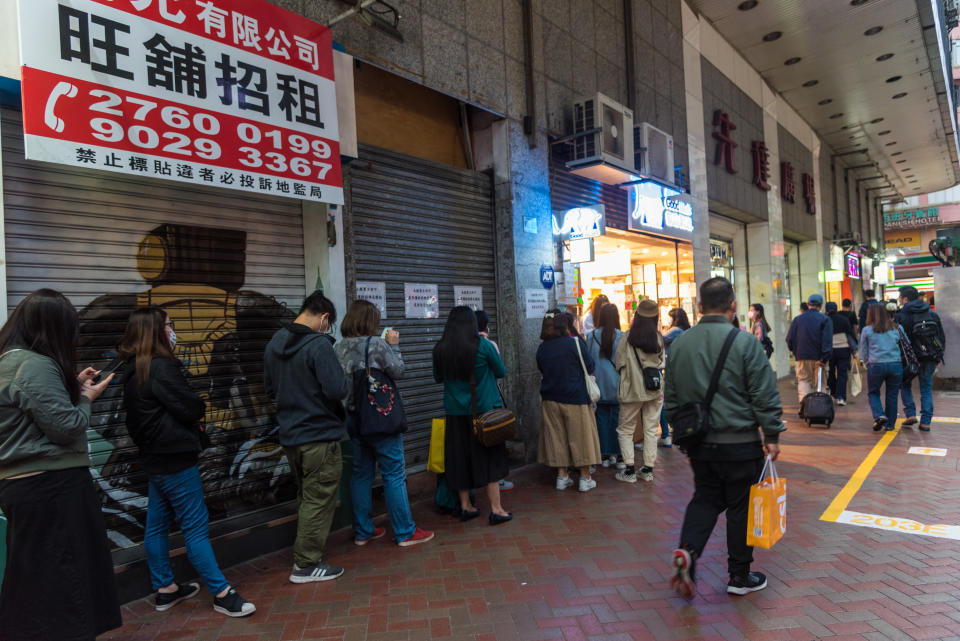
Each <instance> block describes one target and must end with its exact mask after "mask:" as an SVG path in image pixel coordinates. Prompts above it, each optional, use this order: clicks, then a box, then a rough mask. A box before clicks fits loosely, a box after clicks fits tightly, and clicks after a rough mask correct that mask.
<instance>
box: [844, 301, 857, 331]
mask: <svg viewBox="0 0 960 641" xmlns="http://www.w3.org/2000/svg"><path fill="white" fill-rule="evenodd" d="M840 313H841V314H842V315H843V316H844V318H846V319H847V320H848V321H850V327H852V328H853V335H854V336H856V335H857V328H858V327H860V321H859V320H858V319H857V314H856V312H854V311H853V301H852V300H850V299H849V298H844V299H843V309H841V311H840Z"/></svg>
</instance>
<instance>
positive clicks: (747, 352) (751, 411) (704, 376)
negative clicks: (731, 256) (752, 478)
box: [664, 315, 787, 443]
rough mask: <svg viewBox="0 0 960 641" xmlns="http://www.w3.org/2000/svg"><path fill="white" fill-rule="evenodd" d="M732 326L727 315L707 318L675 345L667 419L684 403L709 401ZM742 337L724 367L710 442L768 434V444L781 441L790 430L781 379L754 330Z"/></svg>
mask: <svg viewBox="0 0 960 641" xmlns="http://www.w3.org/2000/svg"><path fill="white" fill-rule="evenodd" d="M732 328H733V326H732V325H731V324H730V322H729V321H728V320H727V318H726V316H720V315H710V316H704V317H703V318H701V319H700V323H699V324H698V325H697V326H696V327H694V328H692V329H689V330H687V331H685V332H684V333H683V334H681V335H680V336H679V337H677V339H676V340H675V341H674V342H673V344H672V345H671V347H670V358H668V359H667V373H666V377H665V378H666V386H665V390H664V397H665V398H664V407H665V410H666V414H667V420H670V419H671V418H672V415H673V413H674V412H676V411H677V410H678V409H679V408H680V407H682V406H683V405H686V404H687V403H699V402H702V401H703V400H704V397H706V395H707V388H708V387H709V386H710V376H711V374H713V368H714V366H715V365H716V363H717V361H718V360H719V357H720V350H721V349H722V348H723V343H724V341H725V340H726V337H727V334H729V333H730V330H731V329H732ZM740 334H741V335H738V336H737V337H736V339H735V340H734V341H733V345H732V346H731V348H730V353H729V354H728V355H727V360H726V362H725V363H724V366H723V373H722V375H721V376H720V384H719V386H718V387H717V393H716V395H715V396H714V398H713V402H712V403H711V405H710V420H711V425H712V429H711V433H710V434H708V435H707V436H706V438H705V439H704V442H707V443H750V442H753V441H759V440H760V432H761V431H762V433H763V438H764V440H766V441H767V442H769V443H776V442H778V440H779V438H780V432H782V431H784V430H785V429H787V428H786V427H785V426H784V424H783V421H782V420H781V419H780V417H781V415H782V414H783V407H782V405H781V403H780V392H779V391H778V390H777V379H776V376H775V375H774V373H773V369H772V368H771V367H770V363H769V362H768V361H767V356H766V354H764V352H763V346H762V345H761V344H760V341H758V340H757V339H756V337H755V336H753V335H752V334H750V333H749V332H740ZM758 427H759V428H760V429H759V430H758Z"/></svg>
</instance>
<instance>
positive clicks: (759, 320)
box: [747, 303, 773, 358]
mask: <svg viewBox="0 0 960 641" xmlns="http://www.w3.org/2000/svg"><path fill="white" fill-rule="evenodd" d="M747 318H748V319H750V333H751V334H753V335H754V336H756V337H757V340H758V341H760V344H761V345H763V351H764V353H765V354H766V355H767V358H770V357H771V356H772V355H773V341H772V340H770V323H768V322H767V317H766V315H765V314H764V312H763V305H761V304H760V303H753V304H752V305H750V309H749V310H748V311H747Z"/></svg>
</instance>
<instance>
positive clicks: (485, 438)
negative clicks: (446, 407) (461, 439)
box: [470, 374, 517, 447]
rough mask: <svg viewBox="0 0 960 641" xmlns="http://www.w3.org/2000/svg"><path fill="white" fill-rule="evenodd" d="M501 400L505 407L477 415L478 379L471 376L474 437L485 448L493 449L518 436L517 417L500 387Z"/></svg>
mask: <svg viewBox="0 0 960 641" xmlns="http://www.w3.org/2000/svg"><path fill="white" fill-rule="evenodd" d="M497 391H499V392H500V400H501V401H503V404H504V407H495V408H493V409H492V410H490V411H488V412H484V413H483V414H480V415H477V379H476V377H475V376H474V375H473V374H471V375H470V405H471V407H472V409H473V435H474V436H475V437H476V439H477V442H478V443H480V445H482V446H484V447H493V446H495V445H500V444H501V443H506V442H507V441H509V440H512V439H513V438H514V437H516V435H517V417H516V415H514V413H513V412H512V411H511V410H509V409H507V408H506V404H507V402H506V400H504V398H503V392H502V391H500V386H499V385H498V386H497Z"/></svg>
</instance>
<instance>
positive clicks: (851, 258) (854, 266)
mask: <svg viewBox="0 0 960 641" xmlns="http://www.w3.org/2000/svg"><path fill="white" fill-rule="evenodd" d="M847 276H849V277H850V278H856V279H859V278H860V256H859V255H857V254H852V253H851V254H847Z"/></svg>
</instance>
